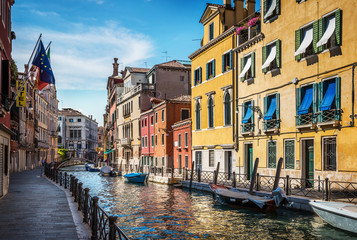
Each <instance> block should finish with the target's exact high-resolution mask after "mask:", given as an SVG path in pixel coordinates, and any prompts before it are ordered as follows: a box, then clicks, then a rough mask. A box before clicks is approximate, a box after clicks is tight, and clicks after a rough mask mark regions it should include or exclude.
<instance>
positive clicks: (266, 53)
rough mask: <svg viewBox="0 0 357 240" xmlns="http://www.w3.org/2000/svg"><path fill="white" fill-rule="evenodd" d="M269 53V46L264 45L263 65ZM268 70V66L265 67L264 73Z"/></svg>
mask: <svg viewBox="0 0 357 240" xmlns="http://www.w3.org/2000/svg"><path fill="white" fill-rule="evenodd" d="M267 55H268V48H267V46H264V47H263V49H262V65H263V64H264V63H265V60H266V59H267ZM267 71H268V68H267V67H266V68H263V73H266V72H267Z"/></svg>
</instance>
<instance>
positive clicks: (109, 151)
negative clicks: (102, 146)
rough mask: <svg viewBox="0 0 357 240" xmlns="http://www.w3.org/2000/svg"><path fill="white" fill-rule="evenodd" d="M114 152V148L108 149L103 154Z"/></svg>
mask: <svg viewBox="0 0 357 240" xmlns="http://www.w3.org/2000/svg"><path fill="white" fill-rule="evenodd" d="M114 150H115V148H113V149H108V150H107V151H105V152H104V154H108V153H111V152H113V151H114Z"/></svg>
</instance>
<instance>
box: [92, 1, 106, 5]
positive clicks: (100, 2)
mask: <svg viewBox="0 0 357 240" xmlns="http://www.w3.org/2000/svg"><path fill="white" fill-rule="evenodd" d="M89 1H90V2H95V3H96V4H98V5H102V4H103V3H104V0H89Z"/></svg>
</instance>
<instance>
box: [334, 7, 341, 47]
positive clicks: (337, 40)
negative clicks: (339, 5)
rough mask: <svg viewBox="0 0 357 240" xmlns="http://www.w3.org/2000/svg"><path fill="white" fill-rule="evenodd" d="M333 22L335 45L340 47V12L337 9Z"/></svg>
mask: <svg viewBox="0 0 357 240" xmlns="http://www.w3.org/2000/svg"><path fill="white" fill-rule="evenodd" d="M335 21H336V28H335V32H336V45H339V46H340V45H341V44H342V11H341V9H338V10H337V11H336V12H335Z"/></svg>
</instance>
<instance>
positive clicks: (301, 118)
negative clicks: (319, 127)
mask: <svg viewBox="0 0 357 240" xmlns="http://www.w3.org/2000/svg"><path fill="white" fill-rule="evenodd" d="M315 112H317V84H316V83H314V84H310V85H307V86H302V87H300V88H297V89H296V115H297V118H296V125H306V124H311V123H313V122H315V120H316V119H315V116H313V114H314V113H315Z"/></svg>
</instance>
